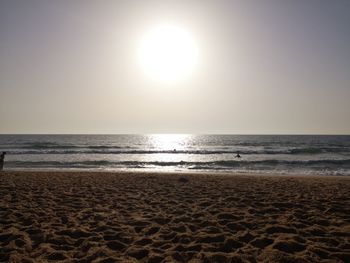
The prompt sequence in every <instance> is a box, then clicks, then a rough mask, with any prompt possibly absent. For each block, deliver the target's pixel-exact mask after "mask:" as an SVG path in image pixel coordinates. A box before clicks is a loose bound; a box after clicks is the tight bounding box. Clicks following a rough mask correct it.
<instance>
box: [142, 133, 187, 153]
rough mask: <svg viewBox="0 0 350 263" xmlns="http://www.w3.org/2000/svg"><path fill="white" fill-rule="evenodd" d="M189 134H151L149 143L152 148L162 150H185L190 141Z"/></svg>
mask: <svg viewBox="0 0 350 263" xmlns="http://www.w3.org/2000/svg"><path fill="white" fill-rule="evenodd" d="M191 137H192V136H191V135H190V134H152V135H149V143H150V146H151V147H152V148H155V149H158V150H164V151H178V150H185V149H186V148H188V145H189V143H190V141H191Z"/></svg>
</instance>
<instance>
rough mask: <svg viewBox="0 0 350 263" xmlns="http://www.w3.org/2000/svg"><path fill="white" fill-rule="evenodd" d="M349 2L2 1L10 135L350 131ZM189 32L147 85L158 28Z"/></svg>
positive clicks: (0, 44) (2, 113)
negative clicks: (187, 65)
mask: <svg viewBox="0 0 350 263" xmlns="http://www.w3.org/2000/svg"><path fill="white" fill-rule="evenodd" d="M349 14H350V1H348V0H343V1H342V0H333V1H329V0H324V1H321V0H320V1H316V0H308V1H304V0H290V1H280V0H274V1H268V0H256V1H249V0H248V1H246V0H245V1H216V0H215V1H203V0H201V1H189V0H186V1H164V0H163V1H132V0H125V1H117V0H116V1H106V0H100V1H87V0H81V1H79V0H57V1H51V0H46V1H42V0H22V1H18V0H0V133H240V134H245V133H250V134H251V133H254V134H260V133H273V134H279V133H288V134H293V133H313V134H315V133H317V134H323V133H326V134H330V133H331V134H337V133H341V134H350V15H349ZM168 22H170V23H172V24H176V25H179V26H181V27H182V28H184V29H185V30H186V31H188V32H189V33H190V34H191V36H192V37H193V39H194V40H195V42H196V45H197V47H198V58H199V60H198V63H197V66H196V68H195V69H194V71H193V73H192V74H191V75H190V76H188V77H187V78H185V79H181V80H178V81H174V82H171V83H162V82H157V81H154V80H152V79H150V78H148V77H147V76H146V75H145V74H144V72H142V70H141V69H140V65H139V63H138V61H137V59H136V55H135V54H136V53H137V49H138V46H139V45H140V38H141V36H142V35H143V34H144V32H146V31H147V30H149V29H150V28H152V27H154V26H155V25H158V24H161V23H168Z"/></svg>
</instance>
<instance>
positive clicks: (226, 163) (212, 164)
mask: <svg viewBox="0 0 350 263" xmlns="http://www.w3.org/2000/svg"><path fill="white" fill-rule="evenodd" d="M7 164H8V165H9V166H10V167H40V166H44V167H68V168H69V167H98V166H123V167H149V166H180V167H189V168H197V169H198V168H201V167H202V168H208V169H210V168H220V167H221V168H225V167H226V168H234V167H244V166H249V167H252V166H265V167H274V166H296V167H300V166H305V167H307V166H320V167H321V166H322V167H330V166H340V165H342V166H346V167H348V166H350V159H341V160H336V159H327V160H300V161H287V160H274V159H272V160H261V161H241V160H237V161H235V160H220V161H209V162H188V161H178V162H161V161H150V162H144V161H141V162H140V161H108V160H95V161H69V162H65V161H9V162H7Z"/></svg>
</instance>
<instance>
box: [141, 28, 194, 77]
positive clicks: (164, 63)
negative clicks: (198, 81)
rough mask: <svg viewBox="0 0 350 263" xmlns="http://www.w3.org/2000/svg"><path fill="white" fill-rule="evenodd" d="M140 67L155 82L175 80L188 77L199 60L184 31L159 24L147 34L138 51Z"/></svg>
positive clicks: (192, 42)
mask: <svg viewBox="0 0 350 263" xmlns="http://www.w3.org/2000/svg"><path fill="white" fill-rule="evenodd" d="M138 56H139V60H140V64H141V66H142V68H143V70H144V72H145V73H146V75H147V76H149V77H150V78H152V79H154V80H160V81H175V80H180V79H183V78H186V77H188V76H189V75H190V74H191V73H192V72H193V70H194V68H195V66H196V64H197V60H198V49H197V46H196V43H195V41H194V39H193V37H192V35H191V34H190V33H189V32H187V31H186V30H185V29H183V28H181V27H177V26H172V25H162V26H158V27H155V28H153V29H151V30H150V31H148V32H147V33H146V34H145V35H144V37H143V38H142V40H141V43H140V47H139V52H138Z"/></svg>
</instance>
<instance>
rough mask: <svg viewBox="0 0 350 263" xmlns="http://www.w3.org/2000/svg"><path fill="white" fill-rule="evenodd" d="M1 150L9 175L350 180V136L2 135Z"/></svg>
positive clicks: (0, 138)
mask: <svg viewBox="0 0 350 263" xmlns="http://www.w3.org/2000/svg"><path fill="white" fill-rule="evenodd" d="M0 151H6V152H7V155H6V158H5V167H4V169H6V170H29V169H34V170H57V169H59V170H93V171H104V170H105V171H116V170H139V171H142V170H147V171H225V172H227V171H231V172H239V173H250V172H253V173H283V174H322V175H350V136H318V135H317V136H316V135H315V136H314V135H305V136H304V135H292V136H289V135H182V134H174V135H170V134H163V135H162V134H159V135H0ZM237 152H239V153H240V155H241V158H235V155H236V153H237Z"/></svg>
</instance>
